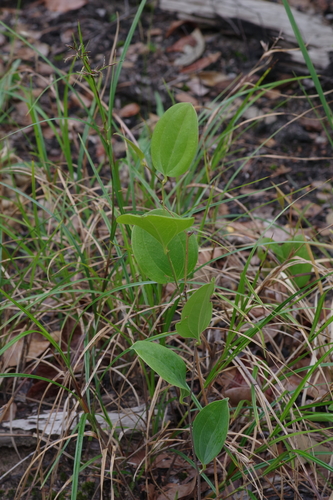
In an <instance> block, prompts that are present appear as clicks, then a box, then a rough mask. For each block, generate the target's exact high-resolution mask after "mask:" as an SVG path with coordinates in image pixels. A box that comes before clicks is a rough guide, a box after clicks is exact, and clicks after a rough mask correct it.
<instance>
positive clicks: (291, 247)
mask: <svg viewBox="0 0 333 500" xmlns="http://www.w3.org/2000/svg"><path fill="white" fill-rule="evenodd" d="M305 241H306V240H305V238H304V236H303V235H295V236H294V237H293V240H292V241H285V242H284V243H282V245H281V251H282V254H283V256H284V260H288V259H290V258H291V257H294V256H297V257H301V258H302V259H304V260H308V261H310V263H309V264H305V263H303V262H299V263H297V264H295V265H294V266H290V267H289V268H288V273H289V274H290V275H291V276H292V277H293V279H294V281H295V283H296V285H297V286H298V288H303V287H304V286H306V285H307V284H308V283H309V281H310V279H311V276H310V273H311V270H312V263H311V258H310V255H309V252H308V249H307V248H306V245H305V244H304V242H305ZM278 257H279V256H278ZM279 259H280V257H279ZM297 274H306V276H295V275H297Z"/></svg>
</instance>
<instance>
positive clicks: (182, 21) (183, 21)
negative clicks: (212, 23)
mask: <svg viewBox="0 0 333 500" xmlns="http://www.w3.org/2000/svg"><path fill="white" fill-rule="evenodd" d="M187 23H188V21H187V20H186V19H179V20H178V21H172V23H171V24H170V26H169V28H168V29H167V31H166V33H165V38H169V36H170V35H172V33H173V32H174V31H176V30H177V29H178V28H180V27H181V26H183V24H187Z"/></svg>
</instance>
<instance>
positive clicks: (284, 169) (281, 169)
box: [271, 165, 291, 179]
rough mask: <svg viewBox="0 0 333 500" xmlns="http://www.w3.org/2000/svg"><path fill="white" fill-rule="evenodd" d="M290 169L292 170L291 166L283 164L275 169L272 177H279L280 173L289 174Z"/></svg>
mask: <svg viewBox="0 0 333 500" xmlns="http://www.w3.org/2000/svg"><path fill="white" fill-rule="evenodd" d="M290 171H291V168H290V167H286V166H285V165H281V166H280V167H278V168H277V169H276V170H274V172H273V173H272V175H271V178H272V179H274V177H278V176H279V175H283V174H287V173H288V172H290Z"/></svg>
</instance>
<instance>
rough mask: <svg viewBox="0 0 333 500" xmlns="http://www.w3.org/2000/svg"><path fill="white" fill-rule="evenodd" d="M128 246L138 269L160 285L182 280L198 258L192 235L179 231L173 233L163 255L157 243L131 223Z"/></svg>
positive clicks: (161, 247) (195, 243)
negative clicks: (174, 234)
mask: <svg viewBox="0 0 333 500" xmlns="http://www.w3.org/2000/svg"><path fill="white" fill-rule="evenodd" d="M132 249H133V253H134V256H135V258H136V261H137V263H138V265H139V268H140V270H141V272H142V273H143V274H144V275H146V276H148V278H150V279H151V280H153V281H156V282H157V283H162V284H164V283H171V282H174V281H175V278H176V279H177V280H180V279H184V278H185V274H186V275H188V274H189V273H191V272H192V271H193V269H194V268H195V265H196V263H197V260H198V244H197V240H196V237H195V236H194V234H192V235H191V236H188V235H187V234H185V233H180V234H178V235H177V236H175V238H173V240H172V241H171V242H170V243H169V245H168V250H169V251H168V253H167V254H166V253H164V248H163V246H162V245H161V243H159V242H158V241H157V240H156V239H155V238H154V237H153V236H151V235H150V234H149V233H147V231H145V230H144V229H141V227H138V226H135V227H134V229H133V232H132ZM169 259H170V260H169ZM170 262H171V263H172V267H171V264H170ZM173 270H174V272H173Z"/></svg>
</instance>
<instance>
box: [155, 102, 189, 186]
mask: <svg viewBox="0 0 333 500" xmlns="http://www.w3.org/2000/svg"><path fill="white" fill-rule="evenodd" d="M197 147H198V117H197V114H196V112H195V110H194V108H193V106H192V104H189V103H187V102H182V103H179V104H175V105H174V106H172V107H171V108H169V109H168V110H167V111H166V112H165V113H164V115H163V116H162V118H161V119H160V120H159V121H158V122H157V125H156V127H155V129H154V132H153V136H152V139H151V158H152V162H153V165H154V167H155V168H156V170H157V171H158V172H160V173H162V174H163V175H165V176H169V177H175V176H178V175H181V174H184V173H185V172H186V171H187V170H188V169H189V168H190V166H191V163H192V161H193V159H194V157H195V154H196V151H197Z"/></svg>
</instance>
